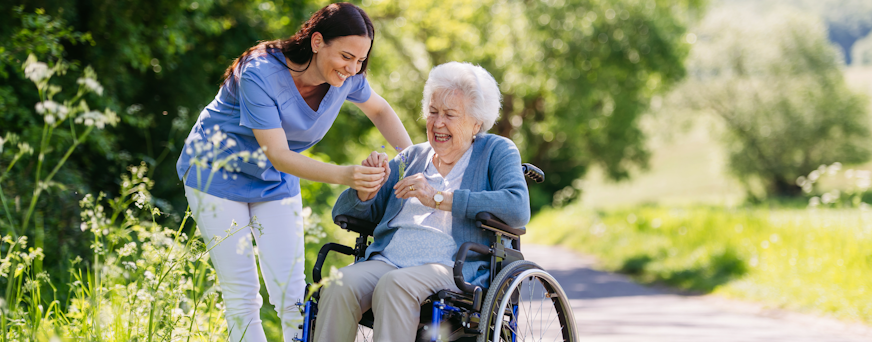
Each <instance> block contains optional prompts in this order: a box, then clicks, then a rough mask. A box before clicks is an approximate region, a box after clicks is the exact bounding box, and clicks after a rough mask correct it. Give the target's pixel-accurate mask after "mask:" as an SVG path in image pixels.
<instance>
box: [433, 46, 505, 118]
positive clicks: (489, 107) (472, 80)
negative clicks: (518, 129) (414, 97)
mask: <svg viewBox="0 0 872 342" xmlns="http://www.w3.org/2000/svg"><path fill="white" fill-rule="evenodd" d="M439 93H442V94H443V96H444V97H445V98H443V100H446V99H447V97H449V96H450V95H451V94H455V93H460V94H462V95H463V97H465V98H466V102H465V103H466V106H465V110H466V114H467V115H470V116H472V118H473V119H475V120H476V121H478V122H479V123H481V128H479V130H478V132H476V134H481V133H484V132H487V131H488V130H489V129H491V127H493V126H494V122H496V121H497V118H499V117H500V108H501V107H502V95H501V94H500V88H499V86H497V81H496V80H494V77H493V76H491V74H490V73H489V72H487V70H484V68H482V67H480V66H478V65H472V64H470V63H466V62H463V63H461V62H448V63H445V64H440V65H437V66H435V67H433V70H430V76H429V77H427V83H425V84H424V99H422V100H421V109H422V113H421V114H422V116H423V117H424V118H427V115H428V114H429V113H430V100H431V98H432V97H433V95H435V94H439Z"/></svg>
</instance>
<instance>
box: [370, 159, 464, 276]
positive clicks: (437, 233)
mask: <svg viewBox="0 0 872 342" xmlns="http://www.w3.org/2000/svg"><path fill="white" fill-rule="evenodd" d="M435 154H436V153H435V152H434V151H433V150H432V149H431V150H430V153H428V154H427V167H426V168H425V169H424V172H423V173H422V174H423V175H424V178H426V179H427V183H428V184H430V186H432V187H433V188H434V189H436V191H442V192H449V191H454V190H457V189H459V188H460V182H461V181H462V180H463V173H464V171H465V170H466V166H467V165H469V156H471V155H472V148H470V149H468V150H466V152H464V153H463V156H461V157H460V160H458V161H457V164H455V165H454V168H452V169H451V171H450V172H448V175H447V176H445V177H444V178H443V177H442V174H440V173H439V170H436V165H434V164H433V156H434V155H435ZM443 209H444V208H443ZM451 219H452V217H451V212H450V211H445V210H437V209H435V208H430V207H428V206H425V205H424V204H422V203H421V201H420V200H418V199H417V198H414V197H413V198H410V199H409V200H407V201H405V203H404V204H403V209H401V210H400V213H399V214H397V217H394V219H393V220H391V221H390V222H389V223H388V227H391V228H396V229H397V233H396V234H394V238H393V239H391V242H390V243H388V246H387V247H385V250H383V251H382V252H381V253H379V254H377V255H374V256H373V257H372V259H373V260H381V261H384V262H386V263H388V264H391V265H394V266H396V267H397V268H403V267H414V266H421V265H425V264H443V265H447V266H449V267H450V266H453V265H454V254H455V253H456V252H457V244H456V243H455V242H454V239H453V238H452V237H451Z"/></svg>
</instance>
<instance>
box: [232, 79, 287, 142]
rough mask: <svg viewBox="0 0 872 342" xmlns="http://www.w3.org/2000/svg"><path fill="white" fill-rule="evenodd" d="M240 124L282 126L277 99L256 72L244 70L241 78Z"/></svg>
mask: <svg viewBox="0 0 872 342" xmlns="http://www.w3.org/2000/svg"><path fill="white" fill-rule="evenodd" d="M238 89H239V90H238V91H239V111H240V118H239V125H241V126H244V127H248V128H251V129H272V128H281V127H282V121H281V117H280V115H279V109H278V107H277V106H276V101H275V100H274V99H273V98H272V97H271V96H270V94H269V93H268V92H267V89H269V88H268V87H267V85H266V84H265V82H264V81H263V79H261V78H260V76H259V75H257V73H255V72H244V73H243V74H242V77H241V78H240V80H239V87H238Z"/></svg>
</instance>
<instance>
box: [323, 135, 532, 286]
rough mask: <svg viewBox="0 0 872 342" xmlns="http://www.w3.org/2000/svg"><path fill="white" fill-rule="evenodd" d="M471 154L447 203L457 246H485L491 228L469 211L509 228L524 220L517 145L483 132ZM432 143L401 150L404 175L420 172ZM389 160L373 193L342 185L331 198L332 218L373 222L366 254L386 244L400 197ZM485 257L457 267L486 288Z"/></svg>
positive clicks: (525, 200)
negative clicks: (365, 195)
mask: <svg viewBox="0 0 872 342" xmlns="http://www.w3.org/2000/svg"><path fill="white" fill-rule="evenodd" d="M471 148H472V149H473V150H472V156H470V159H469V166H467V167H466V171H464V174H463V181H462V182H461V184H460V189H459V190H456V191H454V203H453V204H452V206H451V215H452V216H453V220H452V229H451V235H452V236H453V237H454V241H455V242H456V243H457V246H460V245H461V244H462V243H464V242H466V241H473V242H478V243H480V244H483V245H486V246H490V244H491V239H492V238H490V237H491V236H493V234H492V233H489V232H486V231H484V230H483V229H481V228H477V227H476V226H475V215H476V214H478V213H480V212H489V213H491V214H494V215H496V216H497V217H499V218H500V219H502V220H503V221H504V222H505V223H506V224H508V225H509V226H512V227H516V228H520V227H523V226H524V225H526V224H527V223H528V222H530V197H529V194H528V192H527V183H526V181H525V180H524V174H523V172H521V155H520V153H519V152H518V147H517V146H515V144H514V143H513V142H512V141H511V140H509V139H506V138H504V137H501V136H497V135H492V134H483V135H479V136H478V137H476V139H475V141H474V142H473V143H472V147H471ZM431 149H432V148H431V147H430V144H429V143H421V144H417V145H414V146H411V147H409V148H407V149H406V150H405V151H403V154H405V155H406V158H407V164H406V175H413V174H416V173H420V172H422V171H423V170H424V167H425V166H426V165H427V161H426V158H427V154H428V153H429V152H430V150H431ZM399 158H400V157H399V156H397V157H396V158H394V159H393V160H392V161H391V162H390V167H391V176H390V179H389V180H388V181H387V183H386V184H385V185H383V186H382V188H381V189H380V190H379V192H378V194H377V195H376V197H375V198H373V199H371V200H369V201H366V202H362V201H360V199H358V198H357V191H356V190H354V189H347V190H345V191H344V192H342V194H341V195H340V196H339V199H337V200H336V205H335V206H334V207H333V217H334V219H335V218H336V216H338V215H348V216H352V217H356V218H360V219H364V220H367V221H371V222H378V225H377V226H376V228H375V231H374V232H373V235H374V241H373V243H372V245H370V246H369V248H367V250H366V259H367V260H369V259H370V257H371V256H372V255H373V253H376V252H380V251H382V250H384V249H385V247H387V245H388V243H390V241H391V238H392V237H393V236H394V233H396V231H397V229H396V228H391V227H388V222H390V221H391V220H392V219H393V218H394V217H395V216H397V214H398V213H399V212H400V209H402V203H403V200H401V199H398V198H397V197H396V196H394V189H393V187H394V185H395V184H396V183H397V182H398V181H399V168H398V166H399V160H400V159H399ZM489 264H490V258H489V257H484V256H482V255H480V254H477V253H474V252H473V253H469V255H468V256H467V261H466V263H465V264H464V266H463V277H464V279H465V280H466V281H467V282H470V283H472V284H473V285H479V286H482V287H487V286H488V285H489V284H488V272H489Z"/></svg>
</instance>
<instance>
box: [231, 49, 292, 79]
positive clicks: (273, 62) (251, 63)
mask: <svg viewBox="0 0 872 342" xmlns="http://www.w3.org/2000/svg"><path fill="white" fill-rule="evenodd" d="M283 59H284V56H283V55H282V54H281V52H279V51H278V50H275V49H258V50H255V51H252V52H251V54H250V55H248V56H247V57H246V58H245V61H243V62H242V68H241V71H242V72H241V74H242V77H254V78H267V77H270V76H272V75H276V74H278V73H279V72H282V71H285V70H287V66H286V65H285V61H284V60H283Z"/></svg>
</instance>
